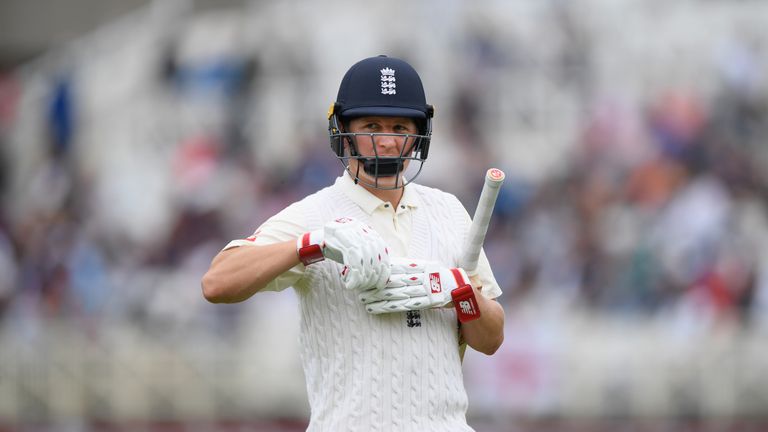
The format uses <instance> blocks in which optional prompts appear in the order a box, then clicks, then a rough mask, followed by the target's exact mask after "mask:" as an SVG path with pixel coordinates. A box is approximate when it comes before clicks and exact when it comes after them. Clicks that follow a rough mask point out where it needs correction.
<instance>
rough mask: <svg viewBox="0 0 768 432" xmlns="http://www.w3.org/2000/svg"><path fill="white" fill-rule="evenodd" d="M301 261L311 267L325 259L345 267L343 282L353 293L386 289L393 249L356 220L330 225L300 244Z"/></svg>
mask: <svg viewBox="0 0 768 432" xmlns="http://www.w3.org/2000/svg"><path fill="white" fill-rule="evenodd" d="M297 250H298V253H299V258H300V260H301V261H302V262H303V263H304V264H305V265H309V264H312V263H314V262H317V261H322V260H323V259H324V258H328V259H330V260H333V261H336V262H338V263H340V264H343V265H344V268H343V270H342V272H341V276H342V281H343V282H344V285H345V286H346V287H347V288H349V289H357V290H361V289H369V288H383V287H384V286H385V285H386V283H387V279H389V274H390V265H389V249H388V248H387V244H386V243H385V242H384V239H383V238H381V235H379V233H377V232H376V231H375V230H374V229H373V228H371V227H370V226H368V225H366V224H364V223H362V222H361V221H358V220H356V219H352V218H339V219H336V220H334V221H331V222H328V223H327V224H325V226H324V227H323V228H322V229H319V230H316V231H311V232H308V233H305V234H304V235H303V236H301V237H299V239H298V240H297Z"/></svg>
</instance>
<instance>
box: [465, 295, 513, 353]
mask: <svg viewBox="0 0 768 432" xmlns="http://www.w3.org/2000/svg"><path fill="white" fill-rule="evenodd" d="M475 297H476V298H477V301H478V307H479V308H480V318H479V319H476V320H473V321H468V322H465V323H464V324H462V325H461V333H462V336H463V338H464V341H465V342H467V345H469V346H470V347H472V349H474V350H475V351H479V352H481V353H483V354H487V355H491V354H493V353H495V352H496V350H497V349H499V347H500V346H501V343H502V342H503V341H504V309H503V308H502V307H501V305H500V304H499V303H498V302H497V301H495V300H490V299H487V298H485V297H484V296H483V295H482V294H480V292H479V291H477V290H476V291H475Z"/></svg>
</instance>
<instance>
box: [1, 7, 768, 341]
mask: <svg viewBox="0 0 768 432" xmlns="http://www.w3.org/2000/svg"><path fill="white" fill-rule="evenodd" d="M558 19H559V20H560V23H561V24H562V25H561V26H560V28H562V29H564V30H563V31H564V32H565V34H566V36H568V37H566V38H565V39H567V40H568V41H569V43H568V44H565V45H564V46H563V47H562V48H561V50H562V51H561V55H560V56H559V57H558V58H557V59H556V61H555V63H554V66H552V68H553V69H552V75H553V78H552V79H553V80H555V81H558V80H559V81H563V82H565V83H566V84H567V85H569V86H572V87H575V90H574V91H575V92H576V93H577V94H578V95H579V101H580V104H581V105H580V109H579V112H580V113H581V116H580V121H579V123H578V126H577V127H576V129H575V131H574V133H573V134H572V135H571V136H570V142H569V143H568V146H567V148H568V151H567V152H566V154H564V155H563V156H562V160H563V161H564V162H563V163H562V164H561V165H560V167H559V168H558V169H553V170H551V171H550V172H544V173H542V174H541V175H539V176H538V177H537V178H536V179H526V178H521V177H518V176H516V175H514V174H515V173H514V172H512V173H508V175H509V174H511V175H509V179H508V181H507V184H506V185H505V186H504V188H503V191H502V194H501V197H500V200H499V204H498V206H497V209H496V213H495V215H494V218H493V223H492V226H491V228H490V233H489V235H488V241H487V243H486V252H487V254H488V256H489V259H490V260H491V263H492V264H493V265H494V268H495V272H496V277H497V279H498V280H499V282H500V283H501V285H502V288H503V290H504V292H505V294H504V296H503V297H502V298H501V301H502V302H503V303H504V304H505V305H506V306H508V307H514V306H515V305H517V304H519V303H521V302H526V301H529V300H537V299H539V300H540V299H547V301H554V302H556V303H558V304H560V305H562V306H563V307H565V308H584V309H586V310H589V311H595V312H601V313H608V314H619V315H626V314H629V315H631V316H638V315H639V316H647V315H653V314H659V313H671V314H673V316H674V317H676V318H679V319H680V320H681V321H680V322H681V323H684V324H685V325H689V326H694V327H697V328H708V327H710V326H711V325H713V324H714V325H716V324H718V323H721V322H723V321H727V322H730V323H738V324H739V325H745V326H749V325H753V324H755V323H758V324H759V323H763V324H766V323H768V279H766V277H768V251H767V250H766V248H767V247H768V208H767V207H766V203H767V201H766V199H768V195H766V194H767V193H768V178H767V177H766V174H765V172H766V169H765V168H766V164H768V151H767V150H766V146H765V140H766V137H768V92H767V91H766V90H768V89H767V88H766V86H765V71H766V64H768V63H766V58H765V53H764V52H762V51H761V50H760V49H761V46H759V45H755V46H752V45H750V44H749V43H747V42H745V43H744V44H742V45H739V46H738V47H735V48H732V49H731V51H729V56H727V58H725V59H723V60H722V63H721V66H722V69H721V70H720V71H718V77H719V78H718V84H717V86H716V87H715V88H714V91H711V90H708V91H700V90H697V89H696V88H695V87H692V86H691V87H683V86H677V87H676V86H670V87H669V88H668V89H667V90H666V91H663V92H659V94H658V95H655V96H654V97H652V98H649V99H647V100H642V101H636V102H626V101H622V100H621V99H619V98H614V99H611V98H606V97H596V96H597V95H596V94H595V93H594V92H592V90H591V83H590V73H594V70H591V69H590V62H589V58H590V56H589V53H590V50H591V45H590V44H594V43H595V42H594V41H591V40H589V38H586V37H584V35H583V34H582V33H579V32H578V31H577V30H574V29H573V28H572V27H573V26H572V25H569V22H570V21H569V20H572V19H573V18H572V17H571V18H568V17H567V16H565V17H563V16H561V17H559V18H558ZM568 32H572V33H568ZM464 37H465V39H464V40H462V43H461V44H460V45H459V49H461V50H462V51H461V53H462V57H463V58H468V59H472V61H470V62H467V64H466V66H465V67H466V68H467V70H465V71H463V73H464V74H465V75H467V76H475V77H481V78H478V81H481V79H482V77H483V76H485V74H489V73H491V72H496V73H497V75H498V71H506V72H508V74H507V75H502V77H503V76H511V74H512V72H513V71H515V70H518V71H519V70H520V68H521V67H523V66H521V61H520V57H519V56H518V57H515V56H514V55H513V54H514V53H510V52H505V51H504V46H505V45H504V44H500V43H499V42H498V41H494V39H492V38H490V37H482V35H478V34H473V33H472V32H470V33H467V34H466V35H464ZM164 47H165V48H163V49H162V50H160V51H161V52H158V55H157V61H156V62H154V63H151V64H152V65H153V66H152V76H151V86H150V87H151V90H150V92H155V93H157V94H159V95H161V97H162V101H163V103H165V104H166V105H168V106H170V107H171V108H170V109H169V111H171V112H178V113H181V114H179V115H182V114H184V112H185V111H184V110H190V107H192V109H191V111H193V112H194V113H195V114H193V115H197V116H203V117H205V118H206V119H207V120H206V127H195V128H189V127H188V128H186V129H183V128H181V129H180V130H181V132H177V133H175V134H173V140H174V142H175V144H173V145H172V146H167V147H163V148H160V149H156V150H157V155H158V156H157V157H158V159H160V160H162V164H158V163H151V162H150V163H146V164H144V162H141V163H134V164H133V165H131V167H132V168H131V167H129V168H128V169H130V170H131V171H130V172H129V175H123V177H121V178H119V179H112V183H113V184H112V186H110V188H111V189H107V190H106V191H105V190H104V189H105V188H104V186H103V183H104V182H106V180H104V179H103V178H102V177H99V175H103V172H102V173H99V172H98V171H97V170H93V169H92V166H91V165H89V164H88V163H87V160H88V155H84V154H83V153H82V152H83V151H84V150H83V148H82V146H81V145H80V144H79V142H78V139H80V138H79V137H81V136H82V134H81V133H79V128H81V125H82V124H83V122H87V121H89V119H87V118H83V117H85V116H83V115H82V112H81V111H80V110H79V106H78V102H79V101H80V100H81V99H82V97H81V96H79V95H78V92H82V91H83V89H82V86H83V81H78V80H77V79H76V77H72V76H68V75H67V74H59V75H57V76H55V78H50V79H49V80H48V81H47V83H46V85H45V88H46V91H45V92H44V93H43V96H42V97H41V98H40V99H41V102H40V103H39V104H38V105H37V106H38V108H39V109H38V111H37V112H35V113H34V114H33V115H32V120H29V119H30V113H29V112H25V114H24V115H25V116H26V117H25V119H26V120H25V121H24V122H21V121H19V116H20V114H19V110H18V109H17V107H19V106H20V105H21V104H22V101H23V100H24V99H25V92H26V91H28V87H27V84H28V83H25V82H24V80H23V79H22V78H21V77H22V75H21V74H19V73H17V71H6V72H5V73H4V74H3V76H2V79H0V143H2V145H1V146H0V150H2V151H0V166H1V167H2V169H0V173H1V174H2V175H0V197H2V208H1V209H0V210H1V211H0V327H3V328H6V329H13V330H18V329H22V330H25V329H26V330H29V329H34V327H35V323H36V322H39V321H45V320H50V319H68V320H69V319H73V320H75V321H78V322H82V323H83V325H84V326H85V328H87V329H88V330H89V331H97V329H98V327H99V323H100V322H103V321H104V320H111V321H115V320H117V321H119V320H125V321H126V322H131V323H136V324H140V325H141V324H145V325H147V326H153V327H155V328H157V326H161V328H177V327H183V326H186V325H189V324H190V323H195V324H198V325H199V327H200V328H204V329H207V330H214V331H219V330H221V331H227V330H228V329H229V330H231V328H232V327H231V326H237V316H238V314H237V313H236V311H237V307H236V306H235V307H232V308H227V309H225V312H221V309H220V308H219V309H217V308H213V307H209V305H205V304H203V300H202V297H201V296H200V293H199V277H200V275H201V274H202V273H203V272H204V271H205V268H207V265H208V263H209V262H210V259H211V258H212V257H213V255H215V253H216V252H217V251H218V250H219V249H220V248H221V247H222V246H223V245H225V244H226V243H227V242H228V241H229V240H230V239H232V238H235V237H244V236H247V235H248V234H249V230H252V229H254V228H255V227H256V226H257V225H258V224H259V223H261V222H262V221H263V220H265V219H266V217H268V216H269V215H271V214H273V213H275V212H276V211H278V210H279V209H281V208H282V207H284V206H286V205H287V204H289V203H290V202H292V201H294V200H296V199H298V198H300V197H302V196H304V195H306V194H307V193H310V192H312V191H314V190H317V189H318V188H320V187H322V186H324V185H327V184H329V183H330V182H332V181H333V178H334V177H336V176H337V175H339V174H340V172H341V167H340V165H339V164H338V163H337V161H336V160H335V159H334V158H333V157H332V155H331V154H330V151H328V145H327V142H326V138H325V130H324V126H323V124H322V115H323V113H317V118H318V119H319V120H320V121H319V122H317V123H316V124H313V126H316V127H314V128H313V129H312V130H311V133H308V134H307V135H306V136H302V137H300V138H299V142H298V143H297V145H296V146H294V147H288V146H284V147H283V150H282V152H283V153H285V154H283V157H284V158H287V159H288V160H289V161H290V163H274V164H273V163H272V162H271V161H270V160H268V159H267V160H265V159H259V158H260V157H261V156H259V151H258V150H254V148H258V145H259V143H258V139H259V137H258V136H254V135H252V134H251V135H249V133H248V128H249V127H253V122H254V120H253V119H249V118H247V116H248V113H253V112H254V111H253V109H252V107H253V106H254V105H256V104H258V102H257V101H255V100H254V98H257V97H258V96H257V95H258V94H259V93H258V92H257V91H254V89H255V88H259V86H263V85H264V84H263V82H262V81H261V80H262V77H263V76H264V73H263V70H264V68H263V66H264V64H265V63H268V62H270V61H271V59H272V58H265V57H259V58H257V57H255V56H250V55H243V54H242V53H235V54H232V55H229V56H219V57H217V58H214V59H213V60H211V59H210V58H208V60H209V61H205V62H194V61H189V58H188V57H184V56H183V55H182V54H180V52H181V51H183V50H182V48H183V47H182V46H181V44H178V43H167V44H165V45H164ZM230 54H231V53H230ZM396 54H397V53H396ZM406 57H407V56H406ZM185 59H186V62H185ZM280 61H281V62H283V63H286V64H289V65H290V64H293V65H294V66H293V69H289V70H288V72H287V73H288V74H289V76H290V77H292V78H294V79H295V80H296V85H297V86H298V87H300V88H301V87H302V86H309V85H310V84H309V82H310V80H311V79H312V78H311V77H310V76H309V75H310V74H309V73H308V72H307V70H306V68H302V67H301V66H298V65H297V64H296V62H295V61H296V59H291V58H288V59H283V58H281V60H280ZM592 67H594V66H592ZM489 71H490V72H489ZM427 81H428V78H427ZM483 91H484V90H483V87H482V86H481V85H477V86H476V85H471V84H470V85H466V86H455V87H453V92H452V93H450V94H448V95H447V96H446V98H447V100H448V101H449V103H448V105H449V106H450V107H453V108H452V109H451V110H448V111H447V112H440V111H438V115H443V116H445V117H444V118H445V119H446V121H440V122H438V123H437V125H438V126H437V127H438V128H442V129H441V133H440V134H439V135H438V138H436V141H437V140H438V139H439V138H443V139H446V137H450V139H451V140H452V141H453V142H454V143H455V146H456V148H458V154H459V155H460V158H462V160H464V161H465V163H466V165H467V166H468V167H473V168H478V169H480V170H481V172H482V168H483V167H488V166H490V164H492V163H493V160H492V157H490V156H488V155H486V154H484V152H485V150H484V149H487V150H488V151H489V154H490V149H491V148H492V142H493V139H494V138H493V136H492V135H491V134H490V133H489V132H490V130H489V128H487V127H486V125H487V119H485V120H484V119H483V118H481V117H480V115H479V114H478V113H480V112H482V109H481V107H482V106H483V105H486V104H487V102H486V101H485V100H484V99H483V97H484V96H485V95H486V94H485V93H483ZM201 101H202V102H201ZM182 107H185V108H183V109H182ZM195 107H197V108H198V109H197V111H195V109H194V108H195ZM261 109H266V110H268V109H269V107H266V108H264V107H262V108H261ZM174 110H175V111H174ZM166 118H167V117H166ZM484 121H486V123H484ZM496 121H502V122H503V121H504V119H500V120H498V119H497V120H496ZM553 122H555V123H556V119H553ZM29 124H32V125H34V126H35V127H37V128H38V129H39V130H40V131H41V132H40V133H39V136H40V140H39V142H38V143H39V144H40V145H39V146H37V147H36V149H33V150H29V149H27V150H25V151H29V152H32V153H34V152H37V153H38V154H39V156H38V157H36V158H33V160H34V162H33V163H31V164H27V165H26V166H25V172H23V173H19V172H18V170H16V171H15V170H14V166H15V164H16V161H15V159H14V157H15V156H14V155H15V154H16V153H14V152H13V151H11V150H9V149H10V147H11V143H12V142H13V143H15V146H16V147H17V148H22V149H24V148H25V147H27V146H28V145H32V144H31V143H28V144H24V143H22V144H19V143H18V142H17V141H18V138H16V136H17V135H18V129H19V128H23V127H29ZM290 124H291V123H289V125H290ZM257 126H258V125H257ZM287 136H293V135H287ZM14 140H16V141H14ZM104 145H105V146H106V147H107V148H108V147H109V146H110V143H104ZM439 145H440V142H439V141H437V145H436V149H437V148H438V147H439ZM436 151H437V150H436ZM496 151H501V152H503V151H504V150H503V149H501V150H499V149H496ZM137 157H141V156H137ZM84 161H86V162H84ZM430 163H432V164H438V163H439V160H438V161H428V162H427V164H430ZM158 166H160V168H161V170H164V173H165V174H166V176H164V177H162V176H161V177H158V175H157V173H156V172H153V171H154V170H155V168H157V167H158ZM26 168H30V169H31V171H27V170H26ZM502 168H504V167H503V166H502ZM433 169H437V170H439V168H433ZM106 171H107V172H108V171H109V170H106ZM12 173H13V174H12ZM97 174H98V175H97ZM20 179H21V180H20ZM158 179H159V180H160V181H165V183H164V184H162V185H161V186H158V185H157V184H155V183H152V182H154V181H156V180H158ZM435 179H438V181H437V184H431V185H433V186H438V187H441V188H444V189H446V190H449V191H452V192H455V193H457V194H458V195H459V198H460V199H461V200H462V201H463V202H464V203H465V205H466V206H467V208H468V210H469V211H470V212H472V211H473V209H474V205H475V202H476V194H477V191H478V190H479V187H480V186H479V180H478V183H472V182H471V181H469V182H468V183H467V184H457V183H452V182H451V181H450V180H447V179H442V180H440V177H439V176H427V177H426V179H425V182H429V181H430V180H431V181H432V182H433V183H435V182H436V180H435ZM480 180H481V179H480ZM19 182H23V184H22V185H19ZM124 182H128V183H130V184H128V185H122V186H121V183H124ZM145 182H146V183H145ZM150 183H152V186H151V187H153V188H157V187H161V188H164V189H166V190H168V192H167V194H166V195H165V196H166V197H169V198H170V203H169V204H168V205H169V206H170V208H172V212H171V213H170V214H169V216H168V217H167V218H166V219H167V221H166V223H165V224H161V225H160V226H161V227H163V229H149V230H148V229H145V227H144V226H142V225H141V222H140V221H138V220H137V223H136V224H134V225H131V224H130V223H127V224H126V223H122V224H115V223H112V221H111V220H110V219H109V215H113V214H117V213H119V214H120V217H122V218H123V219H128V221H130V220H131V218H132V217H133V215H137V214H141V213H142V212H149V213H152V209H151V205H152V204H151V202H150V203H147V202H145V201H144V200H143V199H142V198H143V197H142V193H143V192H144V191H146V190H145V189H143V187H144V186H138V187H137V186H136V184H139V185H145V184H150ZM124 191H128V192H130V193H123V192H124ZM123 222H124V221H123ZM125 226H129V228H125V229H121V227H125ZM162 326H166V327H162Z"/></svg>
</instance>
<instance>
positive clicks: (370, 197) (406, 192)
mask: <svg viewBox="0 0 768 432" xmlns="http://www.w3.org/2000/svg"><path fill="white" fill-rule="evenodd" d="M336 185H337V186H338V187H340V188H341V190H342V192H344V194H345V195H347V196H348V197H349V199H351V200H352V201H353V202H354V203H355V204H357V205H358V206H360V208H361V209H363V211H365V212H366V213H368V214H369V215H370V214H373V212H374V211H376V209H379V208H384V207H385V206H386V204H387V202H385V201H382V200H381V199H380V198H379V197H377V196H376V195H374V194H372V193H370V192H368V190H366V189H365V188H364V187H362V186H360V185H359V184H355V181H354V180H352V177H351V176H350V175H349V174H348V173H347V172H346V171H345V172H344V174H342V175H341V177H338V178H337V179H336ZM419 204H420V202H419V197H418V195H417V194H416V192H415V191H414V190H413V187H410V186H409V185H405V186H404V187H403V196H402V197H401V198H400V207H401V208H402V209H406V208H409V209H413V208H416V207H418V206H419Z"/></svg>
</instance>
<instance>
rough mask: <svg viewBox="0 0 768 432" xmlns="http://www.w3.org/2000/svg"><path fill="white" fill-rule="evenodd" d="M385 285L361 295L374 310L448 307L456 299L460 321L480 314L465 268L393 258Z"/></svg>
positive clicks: (362, 299)
mask: <svg viewBox="0 0 768 432" xmlns="http://www.w3.org/2000/svg"><path fill="white" fill-rule="evenodd" d="M390 268H391V272H390V275H389V281H388V282H387V284H386V286H385V287H384V288H371V289H367V290H364V291H362V292H361V293H360V295H359V296H358V297H359V299H360V301H361V302H362V303H363V304H364V305H365V308H366V310H367V311H368V312H369V313H372V314H382V313H389V312H405V311H412V310H421V309H430V308H439V307H444V306H447V305H448V304H450V303H451V302H453V306H454V307H455V308H456V314H457V316H458V318H459V321H461V322H466V321H471V320H474V319H477V318H480V309H479V308H478V306H477V299H476V298H475V292H474V290H473V289H472V286H471V285H470V283H469V277H468V276H467V273H466V272H465V271H464V269H462V268H449V267H446V266H444V265H442V264H440V263H438V262H434V261H421V260H412V259H409V258H392V260H391V265H390Z"/></svg>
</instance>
